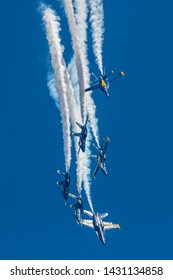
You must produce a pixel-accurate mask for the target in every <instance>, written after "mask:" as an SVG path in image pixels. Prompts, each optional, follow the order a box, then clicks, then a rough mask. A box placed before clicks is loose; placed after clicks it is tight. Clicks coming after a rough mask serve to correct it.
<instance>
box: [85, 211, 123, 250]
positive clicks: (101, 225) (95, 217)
mask: <svg viewBox="0 0 173 280" xmlns="http://www.w3.org/2000/svg"><path fill="white" fill-rule="evenodd" d="M84 213H85V214H87V215H88V216H89V217H90V218H92V220H82V224H83V225H85V226H88V227H91V228H93V229H94V230H95V232H96V234H97V236H98V238H99V240H100V241H101V243H102V244H103V245H105V236H104V235H105V230H108V229H112V228H119V229H120V225H119V224H113V223H111V222H103V218H105V217H106V216H108V213H103V214H99V213H96V212H90V211H86V210H84Z"/></svg>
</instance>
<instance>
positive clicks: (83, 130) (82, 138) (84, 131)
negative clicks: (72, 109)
mask: <svg viewBox="0 0 173 280" xmlns="http://www.w3.org/2000/svg"><path fill="white" fill-rule="evenodd" d="M87 122H88V116H87V118H86V122H85V124H84V125H81V124H80V123H78V122H76V124H77V125H78V126H79V127H80V129H81V132H80V133H75V132H73V133H72V135H73V136H77V137H79V152H80V149H81V150H82V152H83V153H85V144H86V138H87ZM79 152H78V153H79Z"/></svg>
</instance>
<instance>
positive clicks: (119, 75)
mask: <svg viewBox="0 0 173 280" xmlns="http://www.w3.org/2000/svg"><path fill="white" fill-rule="evenodd" d="M121 76H124V72H120V73H118V74H117V75H116V76H114V77H111V78H109V79H108V80H109V83H112V82H113V81H115V80H116V79H118V78H119V77H121Z"/></svg>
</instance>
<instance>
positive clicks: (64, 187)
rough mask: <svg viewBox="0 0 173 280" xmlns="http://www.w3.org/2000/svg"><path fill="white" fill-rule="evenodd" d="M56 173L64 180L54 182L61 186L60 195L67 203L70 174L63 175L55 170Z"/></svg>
mask: <svg viewBox="0 0 173 280" xmlns="http://www.w3.org/2000/svg"><path fill="white" fill-rule="evenodd" d="M57 172H58V174H60V175H62V176H63V177H64V178H65V180H64V181H60V182H56V184H57V185H62V189H61V193H62V195H63V196H64V199H65V201H67V199H68V197H69V190H70V174H69V173H68V172H66V173H63V172H61V171H60V170H57Z"/></svg>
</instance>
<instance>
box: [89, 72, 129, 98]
mask: <svg viewBox="0 0 173 280" xmlns="http://www.w3.org/2000/svg"><path fill="white" fill-rule="evenodd" d="M113 73H114V71H113V70H112V71H111V72H110V73H109V74H108V75H106V72H105V68H104V71H103V74H101V76H100V77H99V78H98V77H96V76H95V75H94V73H92V75H93V76H94V77H95V79H96V80H95V81H94V82H96V84H94V85H93V86H91V87H89V88H86V89H85V90H84V92H87V91H91V90H95V89H98V88H99V89H101V90H102V91H103V92H104V93H105V95H106V97H107V98H108V97H109V92H108V90H109V84H110V83H112V82H113V81H115V80H116V79H118V78H119V77H122V76H124V75H125V74H124V72H123V71H122V72H119V73H118V74H116V75H115V76H112V74H113ZM111 76H112V77H111ZM91 83H92V82H91Z"/></svg>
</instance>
